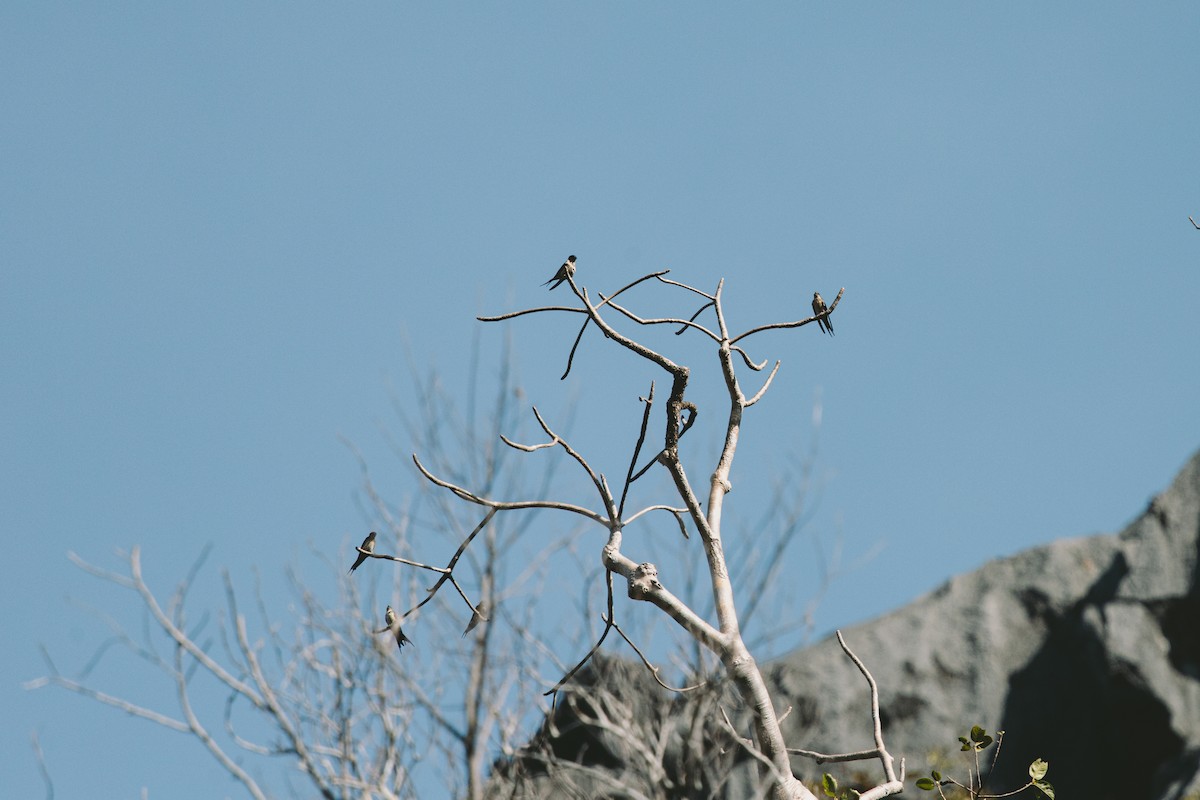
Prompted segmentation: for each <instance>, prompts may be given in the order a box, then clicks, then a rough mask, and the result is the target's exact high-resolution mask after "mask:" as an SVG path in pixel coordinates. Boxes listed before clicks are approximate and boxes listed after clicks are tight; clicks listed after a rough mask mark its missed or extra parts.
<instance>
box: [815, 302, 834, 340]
mask: <svg viewBox="0 0 1200 800" xmlns="http://www.w3.org/2000/svg"><path fill="white" fill-rule="evenodd" d="M828 310H829V307H828V306H827V305H825V301H824V300H822V299H821V293H820V292H813V313H814V314H824V313H825V312H826V311H828ZM817 325H818V326H820V328H821V330H823V331H825V332H826V333H828V334H829V335H830V336H833V323H832V322H830V321H829V317H818V318H817Z"/></svg>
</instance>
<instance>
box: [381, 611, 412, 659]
mask: <svg viewBox="0 0 1200 800" xmlns="http://www.w3.org/2000/svg"><path fill="white" fill-rule="evenodd" d="M383 621H384V622H386V623H387V627H386V628H380V629H379V630H377V631H375V632H376V633H383V632H384V631H391V632H393V633H395V634H396V648H397V649H398V650H403V649H404V645H406V644H411V645H412V646H413V647H416V645H415V644H413V640H412V639H410V638H408V637H407V636H405V635H404V631H403V630H401V629H400V622H399V620H397V619H396V612H395V611H392V607H391V606H388V607H387V613H385V614H384V615H383Z"/></svg>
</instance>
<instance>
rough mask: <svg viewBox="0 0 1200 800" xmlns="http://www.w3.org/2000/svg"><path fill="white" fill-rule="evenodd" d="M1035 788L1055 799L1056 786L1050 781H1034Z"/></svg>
mask: <svg viewBox="0 0 1200 800" xmlns="http://www.w3.org/2000/svg"><path fill="white" fill-rule="evenodd" d="M1033 788H1035V789H1037V790H1038V791H1039V792H1041V793H1042V796H1044V797H1049V798H1050V800H1054V787H1053V786H1051V785H1050V783H1049V781H1034V782H1033Z"/></svg>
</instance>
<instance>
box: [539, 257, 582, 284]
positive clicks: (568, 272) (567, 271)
mask: <svg viewBox="0 0 1200 800" xmlns="http://www.w3.org/2000/svg"><path fill="white" fill-rule="evenodd" d="M573 277H575V256H567V260H566V261H564V262H563V264H562V266H561V267H559V268H558V272H556V273H554V277H553V278H551V279H550V280H549V281H546V283H550V282H551V281H558V283H555V284H554V285H553V286H551V287H550V291H552V292H553V291H554V290H555V289H557V288H558V284H559V283H562V282H563V281H565V280H566V279H567V278H573ZM546 283H543V284H542V286H545V285H546Z"/></svg>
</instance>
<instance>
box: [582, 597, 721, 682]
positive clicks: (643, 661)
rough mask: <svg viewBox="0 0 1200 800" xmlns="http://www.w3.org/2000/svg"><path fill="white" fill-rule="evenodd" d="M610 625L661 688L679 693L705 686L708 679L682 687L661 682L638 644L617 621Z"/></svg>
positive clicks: (606, 622)
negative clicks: (636, 655)
mask: <svg viewBox="0 0 1200 800" xmlns="http://www.w3.org/2000/svg"><path fill="white" fill-rule="evenodd" d="M600 619H604V615H603V614H601V615H600ZM604 623H605V624H606V625H607V624H608V620H607V619H604ZM612 626H613V628H614V629H615V630H616V632H617V633H619V634H621V638H622V639H624V640H625V643H626V644H628V645H629V646H630V647H632V648H633V652H635V653H637V654H638V658H640V659H641V660H642V663H643V664H645V665H646V669H648V670H650V675H651V676H652V677H653V678H654V681H655V683H657V684H658V685H659V686H661V687H662V688H664V689H666V690H667V691H668V692H680V693H682V692H690V691H693V690H694V689H699V688H700V687H701V686H705V685H707V684H708V681H701V682H700V683H697V684H696V685H695V686H684V687H682V688H676V687H674V686H668V685H667V684H665V683H663V681H662V678H660V677H658V667H656V666H654V665H653V664H651V663H650V659H648V658H646V655H645V654H644V653H643V652H642V651H641V650H640V649H638V646H637V645H636V644H634V643H633V640H632V639H630V638H629V637H628V636H626V635H625V631H623V630H621V626H620V625H618V624H617V623H615V622H614V623H613V624H612Z"/></svg>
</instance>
